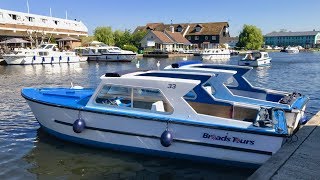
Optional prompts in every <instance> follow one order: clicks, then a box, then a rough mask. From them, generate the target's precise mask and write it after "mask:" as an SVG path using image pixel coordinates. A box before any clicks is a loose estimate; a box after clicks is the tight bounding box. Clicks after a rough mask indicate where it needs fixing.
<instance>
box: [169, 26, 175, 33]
mask: <svg viewBox="0 0 320 180" xmlns="http://www.w3.org/2000/svg"><path fill="white" fill-rule="evenodd" d="M169 28H170V32H171V33H174V26H172V25H171V26H170V27H169Z"/></svg>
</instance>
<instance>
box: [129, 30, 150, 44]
mask: <svg viewBox="0 0 320 180" xmlns="http://www.w3.org/2000/svg"><path fill="white" fill-rule="evenodd" d="M147 33H148V32H147V31H146V30H144V31H136V32H134V33H133V34H132V44H133V45H135V46H136V47H140V45H141V44H140V41H141V40H142V39H143V38H144V37H145V36H146V35H147Z"/></svg>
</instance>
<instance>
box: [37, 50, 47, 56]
mask: <svg viewBox="0 0 320 180" xmlns="http://www.w3.org/2000/svg"><path fill="white" fill-rule="evenodd" d="M48 55H49V52H46V51H45V52H41V51H40V52H39V56H48Z"/></svg>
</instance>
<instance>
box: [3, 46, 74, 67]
mask: <svg viewBox="0 0 320 180" xmlns="http://www.w3.org/2000/svg"><path fill="white" fill-rule="evenodd" d="M3 59H4V61H5V62H6V64H8V65H30V64H56V63H75V62H80V57H79V56H77V55H76V54H75V52H70V51H63V52H60V51H59V50H58V48H57V45H56V44H42V45H41V46H40V47H39V48H36V49H18V50H16V51H14V52H12V53H10V54H4V55H3Z"/></svg>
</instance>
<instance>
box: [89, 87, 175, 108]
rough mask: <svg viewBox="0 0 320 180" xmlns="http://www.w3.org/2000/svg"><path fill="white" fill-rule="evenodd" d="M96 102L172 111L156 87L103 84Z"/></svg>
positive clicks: (124, 106)
mask: <svg viewBox="0 0 320 180" xmlns="http://www.w3.org/2000/svg"><path fill="white" fill-rule="evenodd" d="M95 102H96V103H97V104H103V105H109V106H117V107H123V108H133V109H140V110H144V111H152V112H160V113H172V112H173V108H172V106H171V105H170V104H169V103H168V101H167V100H166V99H165V98H164V96H163V95H162V93H161V92H160V90H158V89H146V88H140V87H125V86H118V85H105V86H104V87H103V88H102V89H101V90H100V92H99V93H98V95H97V97H96V99H95Z"/></svg>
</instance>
